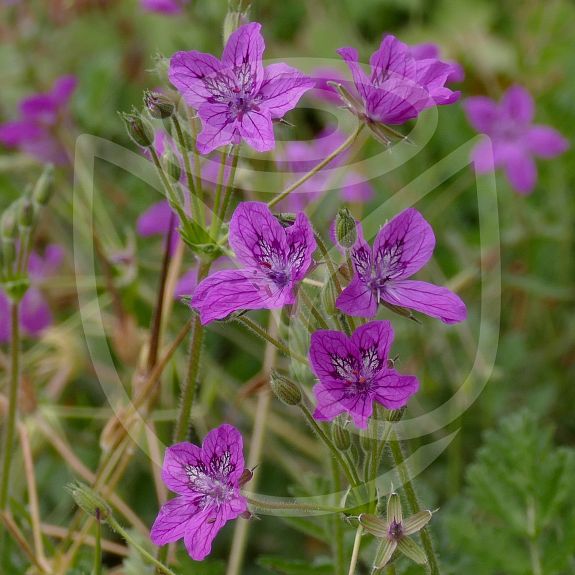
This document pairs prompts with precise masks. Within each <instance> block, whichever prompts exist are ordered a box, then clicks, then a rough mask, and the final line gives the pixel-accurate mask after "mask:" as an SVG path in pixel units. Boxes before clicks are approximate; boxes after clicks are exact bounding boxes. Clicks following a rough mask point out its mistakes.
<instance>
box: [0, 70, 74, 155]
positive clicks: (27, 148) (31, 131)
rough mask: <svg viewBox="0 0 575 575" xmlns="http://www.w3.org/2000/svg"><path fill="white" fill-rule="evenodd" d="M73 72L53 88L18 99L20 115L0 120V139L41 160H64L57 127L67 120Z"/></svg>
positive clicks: (64, 153) (7, 144) (5, 143)
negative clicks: (2, 121) (19, 100)
mask: <svg viewBox="0 0 575 575" xmlns="http://www.w3.org/2000/svg"><path fill="white" fill-rule="evenodd" d="M75 87H76V79H75V78H74V76H62V77H61V78H59V79H58V80H56V82H55V83H54V86H53V88H52V90H50V91H49V92H45V93H39V94H34V95H32V96H28V97H27V98H24V99H23V100H22V101H21V102H20V119H18V120H14V121H11V122H5V123H4V124H0V142H1V143H2V144H4V145H5V146H7V147H9V148H20V149H21V150H22V151H23V152H26V153H27V154H30V155H31V156H34V157H35V158H36V159H38V160H39V161H40V162H49V163H53V164H66V163H67V161H68V157H67V155H66V152H65V150H64V148H63V146H62V144H61V143H60V142H59V141H58V137H57V134H56V131H57V129H58V127H59V126H61V125H62V124H63V123H65V122H66V121H67V117H66V113H67V105H68V101H69V100H70V97H71V96H72V93H73V92H74V89H75Z"/></svg>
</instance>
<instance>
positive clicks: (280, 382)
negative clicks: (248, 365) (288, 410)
mask: <svg viewBox="0 0 575 575" xmlns="http://www.w3.org/2000/svg"><path fill="white" fill-rule="evenodd" d="M270 385H271V388H272V391H273V392H274V394H275V396H276V397H277V398H278V399H279V400H280V401H282V402H283V403H285V404H286V405H299V404H300V403H301V401H302V394H301V389H300V388H299V386H298V385H297V383H295V382H293V381H292V380H291V379H288V378H287V377H284V376H283V375H280V374H279V373H278V372H277V371H273V372H272V375H271V379H270Z"/></svg>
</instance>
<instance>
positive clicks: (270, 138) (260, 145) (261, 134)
mask: <svg viewBox="0 0 575 575" xmlns="http://www.w3.org/2000/svg"><path fill="white" fill-rule="evenodd" d="M237 126H238V132H239V134H240V135H241V137H242V138H243V139H244V140H245V141H246V143H247V144H248V145H249V146H251V147H252V148H253V149H254V150H256V151H257V152H269V151H270V150H273V149H274V147H275V145H276V140H275V136H274V127H273V124H272V117H271V115H270V113H269V112H268V110H267V109H266V108H264V107H263V106H260V108H259V109H258V110H256V109H253V110H250V111H249V112H247V113H245V114H244V115H243V116H240V117H239V118H238V120H237Z"/></svg>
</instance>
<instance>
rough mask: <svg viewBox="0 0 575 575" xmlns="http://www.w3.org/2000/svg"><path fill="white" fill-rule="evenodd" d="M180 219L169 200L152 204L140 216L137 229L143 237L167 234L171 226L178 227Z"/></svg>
mask: <svg viewBox="0 0 575 575" xmlns="http://www.w3.org/2000/svg"><path fill="white" fill-rule="evenodd" d="M177 225H178V219H177V218H176V217H175V216H174V212H173V211H172V209H171V208H170V204H168V202H167V201H161V202H157V203H155V204H152V205H151V206H150V207H149V208H148V209H147V210H146V211H145V212H144V213H143V214H142V215H141V216H140V217H139V218H138V222H137V224H136V230H137V232H138V234H139V235H140V236H142V237H147V236H152V235H156V234H161V235H167V233H168V232H169V231H170V227H174V228H175V227H177Z"/></svg>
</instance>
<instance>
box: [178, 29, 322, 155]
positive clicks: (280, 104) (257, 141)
mask: <svg viewBox="0 0 575 575" xmlns="http://www.w3.org/2000/svg"><path fill="white" fill-rule="evenodd" d="M260 29H261V25H260V24H257V23H251V24H246V25H244V26H241V27H240V28H238V29H237V30H236V31H235V32H233V34H231V36H230V37H229V39H228V42H227V44H226V46H225V48H224V52H223V55H222V59H221V60H218V59H217V58H216V57H214V56H212V55H211V54H204V53H202V52H196V51H195V50H193V51H191V52H177V53H176V54H174V55H173V56H172V59H171V61H170V72H169V77H170V81H171V82H172V84H173V85H174V86H175V87H176V88H177V89H178V90H179V91H180V92H181V93H182V96H183V97H184V100H185V101H186V102H187V104H189V105H190V106H192V107H194V108H196V109H197V110H198V114H199V116H200V119H201V120H202V128H203V129H202V132H201V133H200V135H199V136H198V141H197V145H198V150H199V151H200V152H201V153H202V154H207V153H209V152H211V151H212V150H214V149H216V148H219V147H220V146H224V145H226V144H230V143H233V144H239V143H240V141H241V140H242V139H243V140H245V141H246V142H247V143H248V144H249V145H250V146H251V147H252V148H254V149H256V150H257V151H258V152H265V151H268V150H271V149H273V147H274V146H275V138H274V132H273V126H272V120H274V119H279V118H281V117H283V115H284V114H285V113H286V112H288V111H289V110H291V109H292V108H294V107H295V106H296V104H297V102H298V100H299V99H300V98H301V96H302V95H303V94H304V92H306V91H307V90H309V89H310V88H313V86H314V82H313V80H311V79H310V78H307V77H306V76H304V75H303V74H302V73H301V72H300V71H298V70H296V69H295V68H291V67H290V66H288V65H287V64H272V65H270V66H267V67H266V68H264V66H263V63H262V55H263V52H264V49H265V45H264V39H263V37H262V35H261V33H260Z"/></svg>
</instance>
